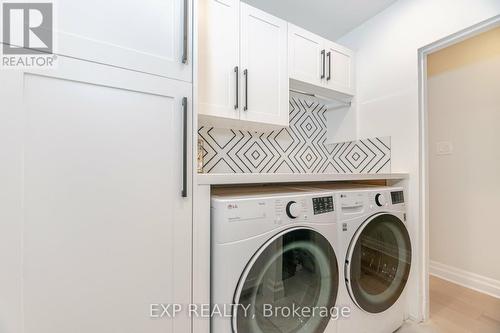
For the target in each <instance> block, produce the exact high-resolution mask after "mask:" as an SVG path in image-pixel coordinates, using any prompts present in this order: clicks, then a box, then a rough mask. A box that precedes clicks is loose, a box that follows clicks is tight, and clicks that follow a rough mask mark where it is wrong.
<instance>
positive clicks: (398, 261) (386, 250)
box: [346, 214, 411, 313]
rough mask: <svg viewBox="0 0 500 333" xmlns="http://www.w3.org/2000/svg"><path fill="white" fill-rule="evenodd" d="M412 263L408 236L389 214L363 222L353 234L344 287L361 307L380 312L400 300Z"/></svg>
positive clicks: (368, 310) (372, 311)
mask: <svg viewBox="0 0 500 333" xmlns="http://www.w3.org/2000/svg"><path fill="white" fill-rule="evenodd" d="M410 266H411V243H410V236H409V234H408V231H407V229H406V226H405V225H404V223H403V222H402V221H401V220H400V219H399V218H398V217H396V216H394V215H392V214H379V215H375V216H374V217H372V218H370V219H369V220H368V221H367V222H365V223H364V224H363V225H362V226H361V227H360V228H359V230H358V231H357V232H356V234H355V235H354V237H353V240H352V242H351V245H350V248H349V251H348V253H347V261H346V276H347V280H346V283H347V288H348V290H349V293H350V295H351V298H352V299H353V301H354V302H355V303H356V304H357V305H358V306H359V307H360V308H361V309H363V310H365V311H366V312H370V313H380V312H384V311H385V310H387V309H389V308H390V307H391V306H392V305H394V303H396V301H397V300H398V299H399V297H400V296H401V294H402V293H403V290H404V288H405V286H406V282H407V281H408V276H409V275H410Z"/></svg>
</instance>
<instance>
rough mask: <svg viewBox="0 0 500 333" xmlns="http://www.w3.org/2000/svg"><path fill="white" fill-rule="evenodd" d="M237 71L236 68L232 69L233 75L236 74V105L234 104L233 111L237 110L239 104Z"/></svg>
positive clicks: (238, 76) (238, 77)
mask: <svg viewBox="0 0 500 333" xmlns="http://www.w3.org/2000/svg"><path fill="white" fill-rule="evenodd" d="M239 71H240V69H239V68H238V66H236V67H234V73H235V74H236V103H234V109H235V110H236V109H238V108H239V106H240V105H239V104H240V101H239V95H240V83H239V81H240V74H239Z"/></svg>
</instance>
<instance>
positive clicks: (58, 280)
mask: <svg viewBox="0 0 500 333" xmlns="http://www.w3.org/2000/svg"><path fill="white" fill-rule="evenodd" d="M58 61H59V63H58V68H57V69H54V70H40V71H29V72H24V73H22V72H20V71H19V72H14V71H10V72H6V73H2V75H1V80H0V88H1V89H0V91H2V103H4V106H6V108H5V109H3V110H2V111H3V112H2V113H0V117H1V120H2V121H1V122H0V123H2V124H8V125H9V128H10V129H9V130H8V131H5V132H3V135H4V136H5V137H4V139H5V140H2V143H1V144H0V145H1V148H2V149H1V151H2V152H4V153H5V154H7V155H8V156H6V157H9V158H8V159H6V160H5V163H2V164H3V165H2V168H5V171H9V178H6V177H7V175H6V174H4V173H3V172H2V173H1V174H0V180H2V184H4V185H5V187H3V190H4V191H5V192H7V193H10V194H11V198H10V199H9V200H10V201H8V203H9V206H10V207H8V209H7V213H6V214H8V215H7V216H8V217H9V219H8V223H5V224H3V223H2V227H1V228H2V230H1V231H2V232H0V243H2V244H4V243H5V244H10V245H9V246H10V252H9V253H3V254H2V256H1V257H0V260H1V261H2V266H3V267H6V266H4V264H5V263H8V264H9V266H8V267H9V269H7V270H5V272H3V273H2V284H1V285H0V291H1V294H2V295H6V299H3V300H2V301H0V305H1V307H0V310H1V313H0V318H1V319H2V328H3V329H2V332H5V333H17V332H22V330H21V329H20V327H22V326H24V332H25V333H67V332H74V333H86V332H96V333H97V332H99V333H101V332H102V333H105V332H122V333H127V332H128V333H137V332H151V333H154V332H158V333H160V332H161V333H167V332H169V333H187V332H190V320H189V318H187V317H186V316H182V315H179V316H178V317H176V319H175V320H174V319H161V320H153V319H151V318H150V317H149V314H150V305H151V304H152V303H183V304H188V303H189V302H190V300H191V291H190V290H191V282H190V281H191V208H192V207H191V206H192V203H191V186H192V184H191V180H190V175H191V163H190V162H189V161H190V158H191V156H192V151H191V145H192V142H191V141H192V140H191V135H190V134H189V133H190V131H191V130H192V126H191V119H192V118H191V91H192V88H191V85H190V84H188V83H183V82H180V81H178V80H169V79H165V78H161V77H158V76H153V75H145V74H140V73H137V72H132V71H128V70H123V69H119V68H116V67H110V66H105V65H99V64H95V63H90V62H87V61H80V60H76V59H71V58H66V57H59V60H58ZM184 97H186V98H187V99H186V100H187V103H188V104H187V106H188V107H187V108H184V106H183V100H184ZM185 115H186V116H187V118H186V121H187V122H186V123H184V119H185V118H184V117H185ZM184 124H186V126H187V132H186V135H187V140H186V145H185V146H184V145H183V142H184V140H183V136H184V131H183V127H184ZM184 147H185V148H184ZM184 149H186V153H187V155H186V156H187V157H188V163H187V164H184V163H183V155H184V154H183V153H184ZM16 152H19V153H16ZM184 167H186V168H187V169H186V173H185V175H186V176H187V178H186V180H187V184H186V189H187V191H188V192H187V195H188V196H187V197H181V190H182V189H183V187H184V184H183V183H184V182H183V179H184V178H183V174H184V172H183V171H184V169H183V168H184ZM7 180H8V181H7ZM2 211H4V209H2ZM4 213H5V211H4ZM4 213H2V214H4ZM4 238H5V239H4ZM19 272H22V279H14V277H16V276H19V274H20V273H19ZM4 292H5V293H4ZM2 298H3V297H2ZM4 301H5V302H9V305H11V308H8V310H5V311H4V304H3V302H4Z"/></svg>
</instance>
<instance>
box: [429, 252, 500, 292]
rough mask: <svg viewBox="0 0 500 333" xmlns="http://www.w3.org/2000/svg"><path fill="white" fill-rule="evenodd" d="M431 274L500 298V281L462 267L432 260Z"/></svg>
mask: <svg viewBox="0 0 500 333" xmlns="http://www.w3.org/2000/svg"><path fill="white" fill-rule="evenodd" d="M429 266H430V267H429V268H430V274H431V275H433V276H436V277H438V278H441V279H443V280H446V281H449V282H453V283H455V284H458V285H461V286H463V287H466V288H469V289H472V290H475V291H478V292H481V293H483V294H487V295H490V296H493V297H496V298H500V281H498V280H495V279H492V278H489V277H486V276H482V275H479V274H475V273H471V272H468V271H465V270H462V269H460V268H456V267H452V266H448V265H445V264H442V263H439V262H436V261H432V260H431V261H430V265H429Z"/></svg>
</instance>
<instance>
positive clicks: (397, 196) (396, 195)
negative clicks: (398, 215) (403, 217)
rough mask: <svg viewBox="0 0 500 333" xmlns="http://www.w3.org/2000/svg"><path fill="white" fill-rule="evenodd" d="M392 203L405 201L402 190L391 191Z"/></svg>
mask: <svg viewBox="0 0 500 333" xmlns="http://www.w3.org/2000/svg"><path fill="white" fill-rule="evenodd" d="M391 199H392V204H393V205H397V204H401V203H404V202H405V195H404V192H403V191H394V192H391Z"/></svg>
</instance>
